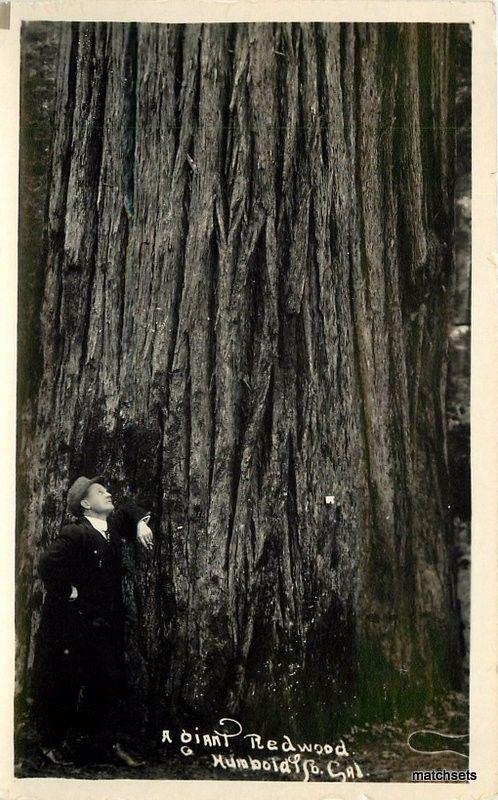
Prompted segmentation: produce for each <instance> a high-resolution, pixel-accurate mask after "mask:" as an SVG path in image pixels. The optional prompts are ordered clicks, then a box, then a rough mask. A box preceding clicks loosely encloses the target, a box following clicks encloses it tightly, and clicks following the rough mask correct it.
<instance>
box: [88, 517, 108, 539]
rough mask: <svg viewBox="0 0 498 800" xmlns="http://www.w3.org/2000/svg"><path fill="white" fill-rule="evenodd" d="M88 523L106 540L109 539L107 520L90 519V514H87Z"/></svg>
mask: <svg viewBox="0 0 498 800" xmlns="http://www.w3.org/2000/svg"><path fill="white" fill-rule="evenodd" d="M85 517H86V518H87V520H88V522H89V523H90V524H91V525H93V527H94V528H95V529H96V530H97V531H99V533H101V534H102V536H103V537H104V539H108V538H109V537H108V535H107V520H106V519H99V517H90V516H89V515H88V514H85Z"/></svg>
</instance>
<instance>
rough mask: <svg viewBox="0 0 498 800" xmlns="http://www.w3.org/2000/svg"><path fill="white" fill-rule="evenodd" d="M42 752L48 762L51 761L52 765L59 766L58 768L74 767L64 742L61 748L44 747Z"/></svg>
mask: <svg viewBox="0 0 498 800" xmlns="http://www.w3.org/2000/svg"><path fill="white" fill-rule="evenodd" d="M41 751H42V753H43V755H44V756H45V758H46V759H47V761H51V762H52V764H57V766H61V767H73V766H74V761H71V759H70V757H69V755H68V753H67V748H66V746H65V743H64V742H63V743H62V745H61V746H60V747H42V748H41Z"/></svg>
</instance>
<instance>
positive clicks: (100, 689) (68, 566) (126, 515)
mask: <svg viewBox="0 0 498 800" xmlns="http://www.w3.org/2000/svg"><path fill="white" fill-rule="evenodd" d="M106 483H107V482H106V480H105V479H104V478H103V477H101V476H98V477H95V478H86V477H84V476H82V477H79V478H77V480H76V481H74V483H73V484H72V486H71V488H70V490H69V493H68V507H69V510H70V511H71V513H72V514H73V516H74V517H76V521H75V522H73V523H70V524H68V525H65V526H64V527H63V528H62V531H61V533H60V535H59V536H58V537H57V539H56V540H55V541H54V542H53V543H52V544H51V545H50V546H49V547H48V548H47V549H46V550H45V551H44V552H43V553H42V555H41V558H40V562H39V572H40V575H41V578H42V580H43V582H44V585H45V588H46V592H47V593H46V597H45V601H44V605H43V610H42V618H41V623H40V629H39V632H38V639H37V648H36V657H35V666H34V689H35V691H34V694H35V705H36V711H37V717H38V719H39V726H40V734H41V737H42V751H43V753H44V755H45V757H46V758H47V759H48V760H50V761H51V762H53V763H54V764H68V763H71V761H72V760H73V758H74V757H76V758H79V759H80V760H81V759H82V760H97V761H99V760H100V761H102V760H103V761H109V760H111V761H113V762H116V763H120V764H122V765H126V766H129V767H133V766H137V765H138V763H139V762H138V761H137V760H136V759H135V758H134V757H133V756H131V755H130V754H129V753H127V752H126V750H125V748H124V747H123V745H122V743H121V741H120V739H121V737H122V733H123V723H122V713H121V706H122V703H123V699H124V698H125V695H126V685H125V679H124V646H123V626H124V608H123V599H122V589H121V579H122V574H123V570H122V566H121V558H120V547H121V539H122V538H127V539H133V538H136V539H137V541H138V542H140V544H141V545H142V546H144V547H145V548H146V549H151V548H152V546H153V538H152V531H151V530H150V528H149V527H148V525H147V523H148V521H149V518H150V511H147V510H146V509H144V508H141V507H140V506H138V505H137V504H136V503H135V502H134V501H133V500H127V501H126V502H125V503H124V504H123V505H121V506H120V508H119V509H117V510H114V505H113V502H112V497H111V494H110V493H109V492H108V490H107V489H106V488H105V487H106Z"/></svg>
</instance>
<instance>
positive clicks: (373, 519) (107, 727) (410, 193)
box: [15, 21, 473, 782]
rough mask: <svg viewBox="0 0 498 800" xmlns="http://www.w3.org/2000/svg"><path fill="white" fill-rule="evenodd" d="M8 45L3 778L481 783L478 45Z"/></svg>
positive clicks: (159, 33)
mask: <svg viewBox="0 0 498 800" xmlns="http://www.w3.org/2000/svg"><path fill="white" fill-rule="evenodd" d="M20 45H21V69H20V162H19V166H20V179H19V249H18V372H17V523H16V637H17V652H16V694H15V774H16V776H17V777H54V778H68V777H72V778H111V779H112V778H123V777H124V778H142V779H144V778H145V779H151V778H152V779H153V778H176V779H178V780H185V779H187V780H189V779H202V780H206V779H213V780H223V781H225V780H253V781H254V780H256V781H314V782H318V781H322V782H335V781H339V782H343V781H358V782H362V781H378V782H396V781H399V782H411V781H417V780H418V781H424V780H426V781H427V780H434V770H440V771H443V770H444V775H443V778H442V780H446V781H451V782H452V781H462V782H468V781H471V780H472V779H473V776H472V773H471V772H469V763H468V739H469V736H468V734H469V728H468V689H469V677H468V668H469V619H470V609H469V577H470V470H469V376H470V365H469V358H470V288H469V287H470V196H471V180H470V175H471V165H470V106H471V74H470V61H471V58H470V56H471V29H470V26H469V25H467V24H463V23H462V24H449V23H448V24H447V23H402V22H392V23H380V22H379V23H362V22H355V23H349V22H348V23H343V22H320V21H316V22H247V23H245V22H237V23H196V24H193V23H185V24H170V23H141V22H136V23H133V22H126V23H125V22H78V21H76V22H55V21H47V22H43V21H42V22H40V21H25V22H23V23H22V27H21V42H20ZM431 771H432V773H431ZM431 775H432V777H431Z"/></svg>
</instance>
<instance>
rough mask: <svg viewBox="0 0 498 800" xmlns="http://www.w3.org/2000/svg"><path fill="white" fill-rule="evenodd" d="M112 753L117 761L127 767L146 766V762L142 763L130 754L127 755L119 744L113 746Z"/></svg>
mask: <svg viewBox="0 0 498 800" xmlns="http://www.w3.org/2000/svg"><path fill="white" fill-rule="evenodd" d="M112 752H113V755H114V759H115V761H116V762H118V763H119V764H124V765H125V766H126V767H142V766H143V765H144V764H145V761H140V760H139V759H138V758H135V757H134V756H132V755H130V753H127V752H126V750H125V749H124V747H123V746H122V745H120V744H119V742H116V743H115V744H113V746H112Z"/></svg>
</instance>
